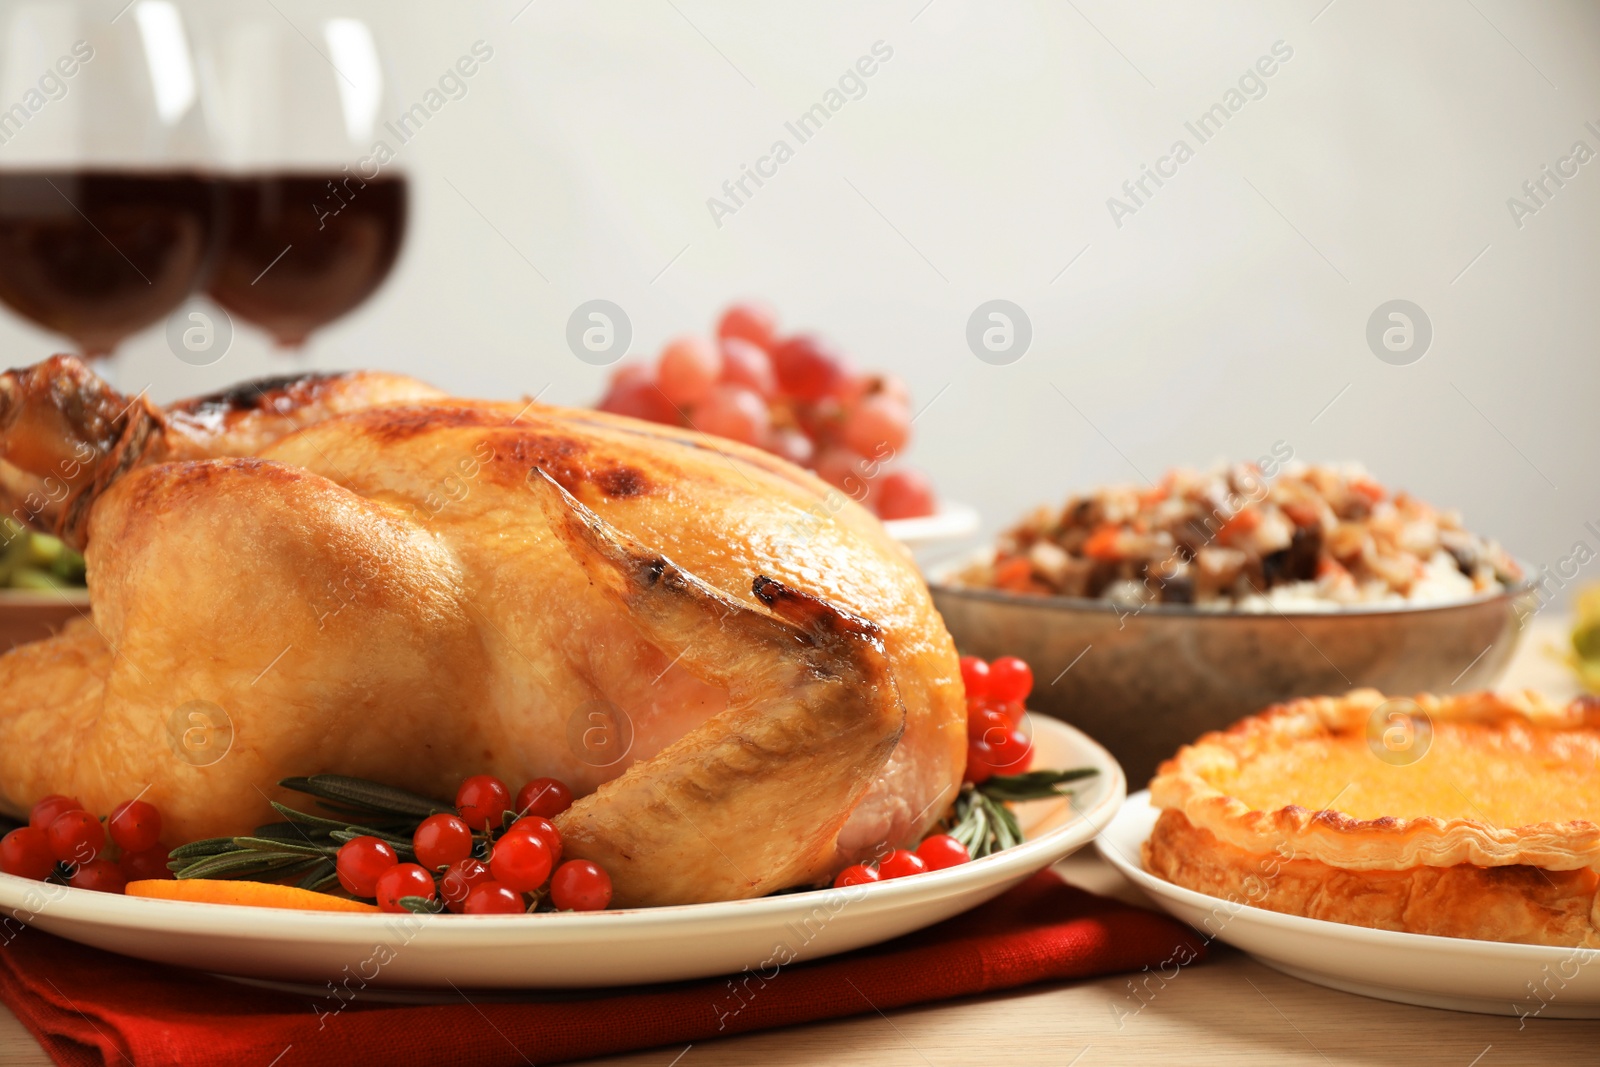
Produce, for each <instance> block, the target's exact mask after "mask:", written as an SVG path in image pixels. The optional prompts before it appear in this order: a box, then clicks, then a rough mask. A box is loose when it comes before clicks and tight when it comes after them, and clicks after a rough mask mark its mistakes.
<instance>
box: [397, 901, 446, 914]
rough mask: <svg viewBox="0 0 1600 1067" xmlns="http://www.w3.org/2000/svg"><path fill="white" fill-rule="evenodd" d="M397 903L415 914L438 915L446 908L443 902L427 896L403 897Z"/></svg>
mask: <svg viewBox="0 0 1600 1067" xmlns="http://www.w3.org/2000/svg"><path fill="white" fill-rule="evenodd" d="M396 903H398V904H399V905H400V906H401V907H402V908H404V909H406V910H407V911H409V912H411V913H412V914H414V915H437V914H439V913H440V912H441V911H443V910H444V905H443V904H440V903H439V902H438V901H437V900H430V899H428V898H427V897H401V898H400V899H399V900H398V901H396Z"/></svg>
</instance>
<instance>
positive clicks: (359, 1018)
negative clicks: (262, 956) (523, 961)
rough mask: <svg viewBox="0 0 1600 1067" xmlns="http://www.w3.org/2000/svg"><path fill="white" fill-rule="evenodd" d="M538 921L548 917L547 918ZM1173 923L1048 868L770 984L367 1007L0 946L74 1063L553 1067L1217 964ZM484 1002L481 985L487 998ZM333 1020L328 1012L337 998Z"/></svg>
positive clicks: (35, 1027) (40, 1027) (1, 994)
mask: <svg viewBox="0 0 1600 1067" xmlns="http://www.w3.org/2000/svg"><path fill="white" fill-rule="evenodd" d="M533 921H537V920H533ZM1204 951H1205V950H1204V946H1203V944H1202V942H1201V939H1200V938H1199V936H1198V935H1196V934H1195V933H1194V931H1192V930H1190V929H1188V928H1187V927H1185V926H1182V925H1180V924H1178V923H1176V922H1174V921H1172V920H1171V919H1168V918H1166V917H1165V916H1162V915H1157V914H1155V913H1153V912H1149V911H1145V910H1143V909H1141V908H1135V907H1131V906H1129V905H1126V904H1122V903H1119V902H1118V901H1114V900H1108V899H1106V898H1104V897H1098V896H1095V895H1094V894H1092V893H1087V892H1084V891H1083V890H1081V889H1077V888H1074V887H1072V886H1069V885H1066V884H1065V883H1063V882H1062V881H1061V879H1060V878H1058V877H1056V876H1055V875H1054V874H1052V873H1050V872H1049V871H1043V872H1040V873H1039V874H1038V875H1035V876H1034V877H1033V878H1032V879H1030V880H1028V881H1027V882H1025V883H1023V884H1022V885H1020V886H1018V887H1017V888H1015V889H1013V890H1011V891H1010V892H1009V893H1006V894H1005V895H1004V896H1002V897H999V898H998V899H996V900H994V901H992V902H991V903H989V904H987V905H984V906H983V907H980V908H978V909H976V910H975V911H972V912H969V913H967V914H966V915H961V916H958V917H956V918H954V919H950V920H948V921H947V922H944V923H941V924H939V925H938V926H934V927H930V928H929V929H927V930H922V931H919V932H917V933H914V934H908V935H907V936H905V937H902V938H899V939H897V940H895V941H890V942H887V943H886V944H883V945H878V946H874V947H872V948H867V949H861V950H859V951H856V952H852V953H849V954H846V955H843V956H835V957H832V958H830V959H825V960H818V961H816V962H814V963H806V964H795V965H793V966H790V967H785V968H783V969H782V970H780V971H779V972H778V974H777V976H776V977H771V978H770V980H768V981H766V982H765V984H764V985H763V984H762V983H761V982H760V981H759V980H758V979H757V978H754V977H752V978H749V979H748V982H747V983H741V984H740V986H739V988H740V989H742V990H744V992H743V994H742V995H739V994H736V993H735V990H734V983H733V981H732V980H730V979H727V978H717V979H711V980H707V981H695V982H682V983H677V984H674V985H670V986H658V987H654V988H640V989H631V990H598V991H596V992H595V994H594V995H593V996H592V997H585V998H583V999H563V1000H560V1001H544V1002H517V1003H492V1002H487V1001H482V1000H478V1001H468V1000H466V999H465V998H463V1000H462V1001H460V1002H457V1003H447V1004H441V1005H428V1006H410V1005H403V1006H397V1005H393V1004H385V1003H368V1004H365V1005H363V1004H362V1003H361V1000H360V997H359V996H358V997H357V998H356V1000H355V1001H353V1002H350V1003H349V1004H348V1005H347V1006H346V1007H345V1009H344V1010H343V1011H341V1012H339V1013H338V1014H337V1015H328V1016H326V1017H325V1018H321V1017H319V1016H318V1014H317V1013H316V1012H315V1011H313V999H314V998H312V997H309V996H300V995H295V994H288V993H279V992H273V991H269V990H263V989H257V988H252V987H248V986H244V985H238V984H235V983H233V982H228V981H224V980H221V979H217V978H213V977H209V976H206V975H202V974H199V973H196V972H193V971H185V970H181V969H178V968H173V967H164V966H161V965H159V964H153V963H145V962H143V961H140V960H134V959H129V958H128V957H125V956H118V955H114V954H112V953H109V952H101V951H99V950H97V949H92V948H86V947H84V946H82V945H76V944H73V943H72V942H70V941H63V940H61V939H59V938H55V937H51V936H50V935H48V934H45V933H42V932H41V931H38V930H31V929H29V930H23V931H22V932H21V933H19V934H18V935H17V936H16V937H14V938H13V939H12V940H11V942H10V943H9V944H7V945H6V946H5V947H4V949H3V950H0V1000H4V1001H5V1003H6V1004H7V1005H9V1006H10V1008H11V1010H12V1011H13V1012H15V1013H16V1015H17V1017H18V1018H19V1019H21V1020H22V1022H23V1024H24V1025H26V1026H27V1028H28V1029H29V1030H30V1031H31V1032H32V1033H33V1035H34V1036H35V1037H37V1038H38V1039H39V1040H40V1041H41V1042H42V1043H43V1044H44V1047H45V1048H46V1050H48V1051H49V1053H50V1055H51V1056H52V1057H54V1059H55V1061H56V1062H57V1063H61V1064H72V1065H75V1067H76V1065H85V1067H89V1065H92V1067H100V1065H102V1064H104V1065H106V1067H110V1065H112V1064H119V1063H123V1062H128V1063H132V1064H134V1065H135V1067H143V1065H145V1064H201V1065H212V1064H214V1065H217V1067H235V1065H237V1064H240V1063H257V1064H271V1065H272V1067H304V1065H308V1064H315V1065H322V1064H329V1065H338V1067H348V1065H349V1064H353V1063H370V1062H381V1061H383V1060H387V1061H389V1062H395V1063H408V1064H409V1063H441V1064H460V1063H473V1064H514V1065H519V1067H520V1065H525V1064H529V1063H536V1064H547V1063H551V1062H559V1061H562V1060H571V1059H581V1058H584V1057H589V1056H600V1055H605V1054H608V1053H616V1052H624V1051H628V1050H631V1049H639V1048H648V1047H652V1046H656V1045H677V1044H687V1043H689V1042H695V1041H703V1040H706V1039H708V1038H714V1037H718V1036H722V1035H725V1034H737V1033H743V1032H746V1031H751V1030H764V1029H769V1028H772V1027H778V1026H789V1025H792V1024H795V1023H804V1022H810V1021H813V1020H816V1019H831V1018H836V1017H840V1016H846V1015H858V1014H861V1013H863V1012H871V1011H875V1010H877V1011H888V1010H889V1009H891V1008H899V1007H903V1006H905V1005H907V1004H917V1003H922V1002H925V1001H932V1000H941V999H945V998H948V997H959V996H967V995H970V994H974V993H983V992H987V991H990V990H997V989H1009V988H1012V987H1014V986H1020V985H1026V984H1028V983H1030V982H1043V981H1051V980H1060V979H1067V978H1084V977H1089V976H1092V975H1100V974H1109V973H1114V972H1116V971H1130V970H1138V969H1139V968H1141V967H1144V966H1147V965H1148V966H1150V967H1152V968H1155V967H1159V966H1162V965H1166V966H1170V965H1171V964H1172V962H1173V961H1174V960H1176V961H1182V962H1186V961H1189V960H1195V959H1199V958H1200V957H1201V956H1202V955H1203V954H1204ZM471 995H472V994H471V993H468V994H467V996H468V997H470V996H471ZM320 1007H321V1010H322V1011H323V1012H327V1011H328V1007H327V1003H326V1002H325V1000H324V1001H322V1002H320Z"/></svg>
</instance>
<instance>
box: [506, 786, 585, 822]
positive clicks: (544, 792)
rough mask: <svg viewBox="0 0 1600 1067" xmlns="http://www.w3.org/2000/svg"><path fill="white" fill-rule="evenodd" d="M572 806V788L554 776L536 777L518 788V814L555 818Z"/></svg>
mask: <svg viewBox="0 0 1600 1067" xmlns="http://www.w3.org/2000/svg"><path fill="white" fill-rule="evenodd" d="M570 807H572V790H570V789H568V788H567V785H566V783H565V782H558V781H556V780H555V779H554V778H535V779H534V780H533V781H531V782H529V783H528V784H527V785H525V786H523V787H522V788H521V789H519V790H517V814H518V815H542V816H544V817H545V818H546V819H553V818H555V817H556V816H557V815H560V814H561V813H562V812H564V811H566V810H567V809H568V808H570Z"/></svg>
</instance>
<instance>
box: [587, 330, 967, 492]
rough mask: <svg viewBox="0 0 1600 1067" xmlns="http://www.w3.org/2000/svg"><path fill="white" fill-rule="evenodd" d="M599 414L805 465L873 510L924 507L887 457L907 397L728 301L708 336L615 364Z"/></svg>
mask: <svg viewBox="0 0 1600 1067" xmlns="http://www.w3.org/2000/svg"><path fill="white" fill-rule="evenodd" d="M596 406H597V407H599V409H600V410H601V411H610V412H614V413H616V414H618V415H631V416H632V417H634V418H637V419H648V420H649V421H651V422H660V423H665V424H667V425H669V426H687V427H690V428H692V429H696V430H699V431H701V432H702V433H710V434H716V435H718V436H720V437H728V438H731V439H733V440H735V441H742V442H744V443H745V444H748V445H755V446H756V447H758V448H764V449H766V450H767V451H768V452H772V453H774V454H776V455H779V456H782V457H783V458H784V459H787V460H789V461H791V462H793V463H798V464H800V465H801V466H803V467H809V468H810V469H811V470H813V471H815V472H816V473H817V475H818V477H820V478H822V480H823V481H826V482H828V483H829V484H830V485H833V486H835V487H836V488H838V489H839V490H840V491H842V492H844V493H847V494H848V495H850V496H851V497H853V498H854V499H855V500H857V501H859V502H860V503H862V504H864V505H866V506H867V507H868V508H870V509H872V511H874V512H875V513H876V514H877V515H878V516H879V517H880V518H884V519H909V518H914V517H916V516H919V515H931V514H933V512H934V511H935V510H936V509H937V506H938V502H937V500H936V498H935V497H934V494H933V487H932V485H930V484H929V482H928V479H927V478H926V477H925V476H924V475H922V474H921V473H920V472H918V471H916V470H913V469H911V468H909V467H904V466H896V465H894V461H895V459H896V457H897V456H898V455H899V454H900V452H901V451H902V450H904V448H905V447H906V442H907V441H908V440H909V439H910V437H911V397H910V394H909V393H908V392H907V391H906V387H905V383H904V382H902V381H900V379H898V378H896V377H894V376H892V375H887V374H860V373H858V372H857V371H856V370H855V368H854V367H852V366H851V364H850V361H849V360H848V359H846V358H845V357H844V356H843V355H842V354H841V353H839V352H838V351H837V350H835V349H834V348H833V347H832V346H831V345H829V344H828V343H827V342H826V341H824V340H822V339H821V338H819V337H817V336H816V335H814V334H808V333H801V334H793V335H789V336H783V337H780V336H778V333H777V321H776V319H775V317H774V316H773V313H772V311H771V310H770V309H769V308H767V307H765V306H763V305H760V304H754V303H742V304H734V305H732V306H731V307H729V308H728V310H727V311H725V312H723V315H722V318H721V319H720V320H719V321H718V323H717V337H716V340H715V341H714V342H713V341H709V340H707V339H705V338H703V337H697V336H684V337H679V338H676V339H674V340H672V341H669V342H668V343H667V345H666V347H664V348H663V349H662V350H661V355H660V356H659V357H658V358H657V360H656V363H655V366H653V367H652V366H648V365H645V364H638V363H631V364H625V365H623V366H621V367H619V368H618V369H617V371H616V373H615V374H614V375H613V376H612V378H611V385H610V388H609V389H607V391H606V395H605V397H604V398H603V399H602V400H601V401H600V403H599V404H598V405H596Z"/></svg>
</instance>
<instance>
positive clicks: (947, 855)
mask: <svg viewBox="0 0 1600 1067" xmlns="http://www.w3.org/2000/svg"><path fill="white" fill-rule="evenodd" d="M917 856H918V857H919V858H921V860H922V862H923V863H925V864H926V865H927V867H928V870H930V871H942V870H944V869H945V868H946V867H954V866H956V865H958V864H962V863H966V862H967V861H968V860H970V859H972V857H971V856H970V855H968V854H967V846H966V845H963V844H962V843H961V842H960V841H957V840H956V839H955V838H953V837H951V836H950V835H949V834H934V835H933V836H932V837H925V838H923V839H922V844H920V845H918V846H917Z"/></svg>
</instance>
